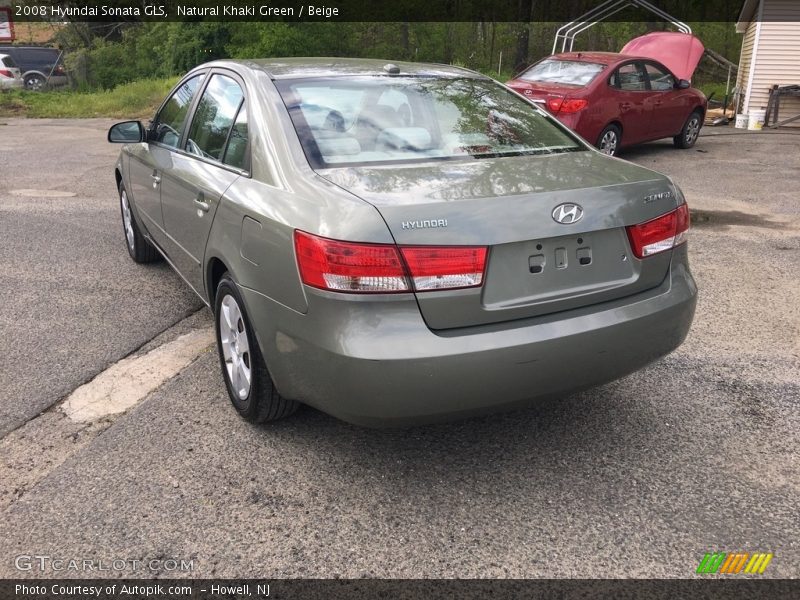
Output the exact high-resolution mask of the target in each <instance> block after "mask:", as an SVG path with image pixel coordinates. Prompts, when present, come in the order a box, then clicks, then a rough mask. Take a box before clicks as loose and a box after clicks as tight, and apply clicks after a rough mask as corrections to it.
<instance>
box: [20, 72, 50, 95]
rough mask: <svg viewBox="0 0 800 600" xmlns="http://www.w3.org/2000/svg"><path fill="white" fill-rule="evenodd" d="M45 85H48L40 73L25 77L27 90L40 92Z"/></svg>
mask: <svg viewBox="0 0 800 600" xmlns="http://www.w3.org/2000/svg"><path fill="white" fill-rule="evenodd" d="M45 83H47V81H46V80H45V78H44V77H42V76H41V75H39V74H38V73H31V74H30V75H26V76H25V89H26V90H31V91H32V92H38V91H40V90H41V89H42V88H44V85H45Z"/></svg>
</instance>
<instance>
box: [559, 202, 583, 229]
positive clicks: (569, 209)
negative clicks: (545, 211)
mask: <svg viewBox="0 0 800 600" xmlns="http://www.w3.org/2000/svg"><path fill="white" fill-rule="evenodd" d="M582 218H583V209H582V208H581V206H580V204H572V203H571V202H566V203H565V204H559V205H558V206H556V207H555V208H554V209H553V220H554V221H555V222H556V223H561V224H562V225H571V224H572V223H577V222H578V221H580V220H581V219H582Z"/></svg>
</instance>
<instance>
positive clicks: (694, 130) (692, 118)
mask: <svg viewBox="0 0 800 600" xmlns="http://www.w3.org/2000/svg"><path fill="white" fill-rule="evenodd" d="M702 126H703V115H702V113H701V112H700V111H698V110H696V111H694V112H693V113H692V114H690V115H689V118H688V119H686V123H684V124H683V127H682V128H681V132H680V133H679V134H678V135H676V136H675V137H674V138H672V142H673V143H674V144H675V147H676V148H681V149H683V150H685V149H687V148H691V147H692V146H694V144H695V142H696V141H697V136H698V135H700V128H701V127H702Z"/></svg>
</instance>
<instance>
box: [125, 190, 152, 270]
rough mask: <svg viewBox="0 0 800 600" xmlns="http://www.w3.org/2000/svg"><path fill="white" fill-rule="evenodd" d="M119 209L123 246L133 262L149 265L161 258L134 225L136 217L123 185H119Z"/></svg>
mask: <svg viewBox="0 0 800 600" xmlns="http://www.w3.org/2000/svg"><path fill="white" fill-rule="evenodd" d="M119 208H120V212H121V213H122V231H123V232H124V233H125V245H126V246H127V247H128V254H130V255H131V258H132V259H133V260H134V262H137V263H150V262H155V261H157V260H159V259H160V258H161V255H160V254H159V253H158V251H157V250H156V249H155V248H153V246H152V245H151V244H150V242H148V241H147V240H146V239H145V237H144V236H143V235H142V232H141V231H140V230H139V226H138V225H137V224H136V217H134V215H133V211H132V210H131V203H130V200H129V199H128V192H127V190H126V189H125V184H124V183H122V182H121V181H120V183H119Z"/></svg>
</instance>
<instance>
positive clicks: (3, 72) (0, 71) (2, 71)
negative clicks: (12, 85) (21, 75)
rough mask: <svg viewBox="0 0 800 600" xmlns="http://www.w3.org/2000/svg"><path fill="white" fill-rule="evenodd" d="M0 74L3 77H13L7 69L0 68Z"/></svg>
mask: <svg viewBox="0 0 800 600" xmlns="http://www.w3.org/2000/svg"><path fill="white" fill-rule="evenodd" d="M0 75H2V76H3V77H14V74H13V73H12V72H11V71H9V70H8V69H0Z"/></svg>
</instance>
